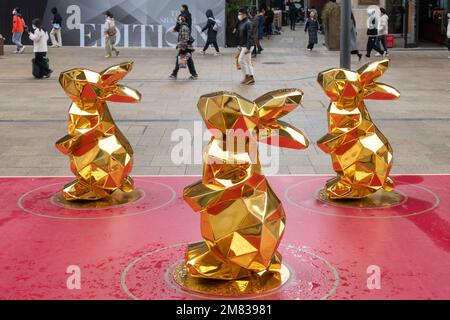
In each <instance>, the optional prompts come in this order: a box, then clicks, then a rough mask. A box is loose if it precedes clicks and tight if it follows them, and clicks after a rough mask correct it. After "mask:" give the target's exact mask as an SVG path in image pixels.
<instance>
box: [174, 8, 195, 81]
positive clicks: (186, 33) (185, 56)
mask: <svg viewBox="0 0 450 320" xmlns="http://www.w3.org/2000/svg"><path fill="white" fill-rule="evenodd" d="M176 29H177V30H179V31H178V41H177V47H176V49H177V50H178V53H177V56H176V62H175V69H174V70H173V71H172V74H171V75H170V78H171V79H173V80H176V79H177V76H178V71H179V70H180V63H182V64H183V65H184V64H187V67H188V68H189V72H190V73H191V76H190V77H189V79H190V80H197V79H198V74H197V71H196V70H195V65H194V59H193V57H192V53H193V52H194V48H193V47H192V44H191V41H190V39H191V31H190V30H189V25H188V23H187V19H186V16H184V15H179V16H178V19H177V27H176Z"/></svg>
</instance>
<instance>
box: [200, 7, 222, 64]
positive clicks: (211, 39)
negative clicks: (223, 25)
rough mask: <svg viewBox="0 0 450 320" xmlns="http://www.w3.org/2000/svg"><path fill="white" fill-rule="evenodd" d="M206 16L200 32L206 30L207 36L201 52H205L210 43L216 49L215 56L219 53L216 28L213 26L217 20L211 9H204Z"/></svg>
mask: <svg viewBox="0 0 450 320" xmlns="http://www.w3.org/2000/svg"><path fill="white" fill-rule="evenodd" d="M206 17H207V18H208V21H207V22H206V25H205V26H204V27H203V29H202V32H205V31H208V38H207V39H206V44H205V47H204V48H203V50H202V53H203V54H205V53H206V50H208V48H209V46H210V45H211V44H212V45H213V46H214V48H215V49H216V56H218V55H219V54H220V51H219V46H218V44H217V28H215V26H216V24H217V22H216V19H215V18H214V15H213V12H212V10H211V9H209V10H206Z"/></svg>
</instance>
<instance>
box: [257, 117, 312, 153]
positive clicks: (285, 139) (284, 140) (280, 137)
mask: <svg viewBox="0 0 450 320" xmlns="http://www.w3.org/2000/svg"><path fill="white" fill-rule="evenodd" d="M258 141H259V142H263V143H266V144H269V145H273V146H278V147H283V148H290V149H306V148H308V146H309V140H308V138H306V136H305V134H304V133H303V132H301V131H300V130H298V129H297V128H295V127H293V126H291V125H290V124H288V123H286V122H284V121H273V122H270V123H267V124H265V126H264V127H263V128H262V129H260V130H259V136H258Z"/></svg>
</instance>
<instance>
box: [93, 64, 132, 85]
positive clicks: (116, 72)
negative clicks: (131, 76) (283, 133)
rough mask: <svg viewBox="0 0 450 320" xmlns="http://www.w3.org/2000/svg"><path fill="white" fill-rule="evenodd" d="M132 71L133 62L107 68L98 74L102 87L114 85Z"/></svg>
mask: <svg viewBox="0 0 450 320" xmlns="http://www.w3.org/2000/svg"><path fill="white" fill-rule="evenodd" d="M132 69H133V62H132V61H129V62H124V63H121V64H118V65H115V66H112V67H109V68H107V69H105V70H103V71H102V72H100V76H101V80H102V84H104V85H109V86H110V85H114V84H116V83H117V82H119V81H120V80H122V79H123V78H125V76H126V75H127V74H128V73H129V72H130V71H131V70H132Z"/></svg>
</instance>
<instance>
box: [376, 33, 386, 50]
mask: <svg viewBox="0 0 450 320" xmlns="http://www.w3.org/2000/svg"><path fill="white" fill-rule="evenodd" d="M380 43H381V44H382V45H383V50H384V52H386V53H388V49H387V46H386V35H385V34H384V35H381V36H378V38H377V47H378V48H380V49H382V48H381V46H380Z"/></svg>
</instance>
